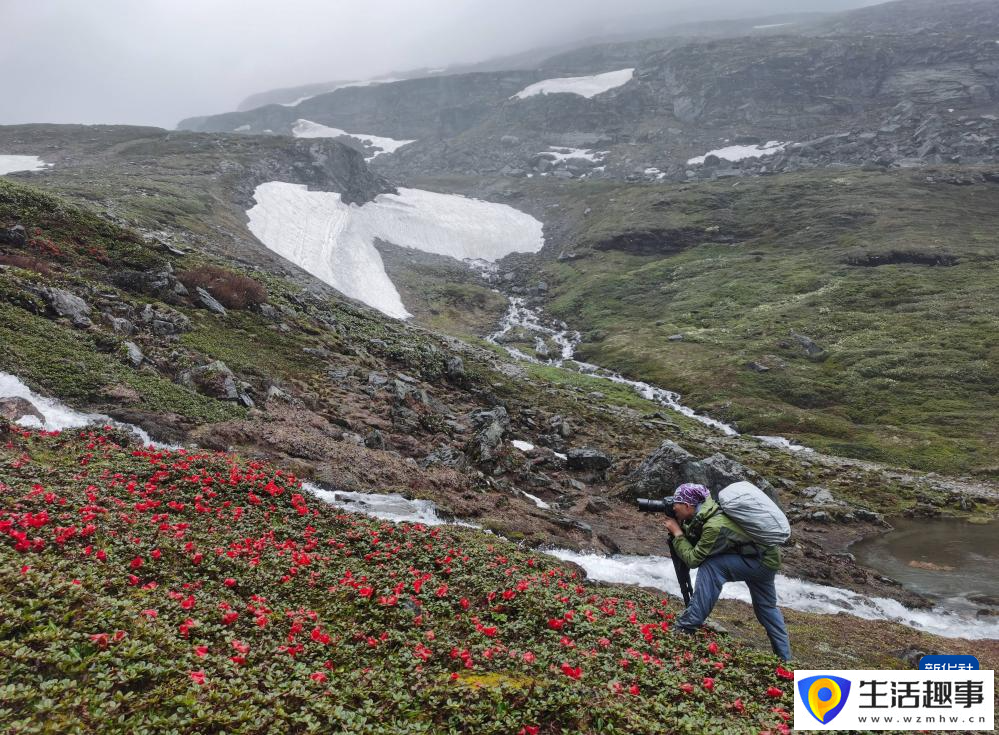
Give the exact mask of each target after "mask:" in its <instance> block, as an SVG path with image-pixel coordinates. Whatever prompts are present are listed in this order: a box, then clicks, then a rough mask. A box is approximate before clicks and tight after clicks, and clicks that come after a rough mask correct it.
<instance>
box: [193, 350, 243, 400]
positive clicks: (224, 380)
mask: <svg viewBox="0 0 999 735" xmlns="http://www.w3.org/2000/svg"><path fill="white" fill-rule="evenodd" d="M186 375H187V376H188V378H189V380H190V382H191V384H192V385H193V386H194V387H195V389H196V390H197V391H198V392H199V393H202V394H204V395H207V396H211V397H213V398H222V399H224V400H227V401H235V400H239V397H240V395H239V389H238V388H237V387H236V378H235V376H234V375H233V372H232V370H230V369H229V367H228V366H227V365H226V364H225V363H224V362H222V361H221V360H216V361H215V362H211V363H208V364H207V365H202V366H200V367H196V368H193V369H191V370H190V371H188V373H186Z"/></svg>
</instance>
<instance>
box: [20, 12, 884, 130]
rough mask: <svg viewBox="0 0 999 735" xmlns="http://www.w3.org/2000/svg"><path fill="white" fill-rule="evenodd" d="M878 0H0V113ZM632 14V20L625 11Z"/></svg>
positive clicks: (227, 93) (101, 119) (290, 79)
mask: <svg viewBox="0 0 999 735" xmlns="http://www.w3.org/2000/svg"><path fill="white" fill-rule="evenodd" d="M874 2H875V0H701V1H700V2H696V3H694V2H692V0H268V1H267V2H264V1H263V0H0V29H2V30H3V40H2V42H0V124H13V123H26V122H59V123H132V124H146V125H159V126H162V127H170V128H172V127H173V126H174V125H175V124H176V123H177V122H178V121H179V120H180V119H181V118H184V117H189V116H192V115H204V114H212V113H217V112H225V111H229V110H234V109H235V108H236V106H237V105H238V104H239V102H240V101H241V100H242V99H243V98H245V97H247V96H248V95H250V94H253V93H256V92H263V91H266V90H268V89H273V88H276V87H291V86H297V85H301V84H308V83H312V82H324V81H329V80H335V79H364V78H369V77H372V76H376V75H380V74H386V73H388V72H390V71H394V70H395V71H399V70H406V69H414V68H419V67H440V66H446V65H448V64H453V63H466V62H474V61H481V60H485V59H487V58H490V57H494V56H499V55H506V54H511V53H516V52H519V51H524V50H527V49H530V48H535V47H538V46H546V45H548V44H553V45H554V44H558V43H564V42H567V41H571V40H574V39H578V38H586V37H590V36H593V35H595V34H598V33H605V32H607V31H608V30H614V31H617V30H621V31H624V30H631V28H629V25H631V26H634V25H635V23H636V21H635V19H636V18H648V17H649V16H650V15H652V14H655V15H657V16H661V17H662V18H663V20H664V22H665V21H668V19H669V18H670V17H671V16H675V18H676V19H677V20H695V19H699V18H698V17H697V16H699V15H700V16H703V17H706V18H722V17H748V16H753V15H760V14H768V13H773V12H780V11H792V10H817V9H821V10H825V9H840V8H844V7H856V6H860V5H870V4H874ZM629 20H630V21H631V23H630V24H629Z"/></svg>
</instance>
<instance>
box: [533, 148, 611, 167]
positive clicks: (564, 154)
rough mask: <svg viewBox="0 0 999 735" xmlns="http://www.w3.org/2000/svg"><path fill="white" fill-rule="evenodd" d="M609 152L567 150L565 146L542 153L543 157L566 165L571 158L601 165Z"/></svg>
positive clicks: (583, 149)
mask: <svg viewBox="0 0 999 735" xmlns="http://www.w3.org/2000/svg"><path fill="white" fill-rule="evenodd" d="M607 153H608V151H593V150H590V149H588V148H567V147H565V146H556V145H553V146H549V147H548V150H547V151H542V152H541V153H540V154H538V155H541V156H546V157H548V158H551V159H552V160H554V161H555V162H557V163H564V162H565V161H568V160H569V159H570V158H582V159H584V160H587V161H590V162H592V163H599V162H600V161H602V160H603V159H604V156H606V155H607Z"/></svg>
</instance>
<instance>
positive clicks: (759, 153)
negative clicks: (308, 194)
mask: <svg viewBox="0 0 999 735" xmlns="http://www.w3.org/2000/svg"><path fill="white" fill-rule="evenodd" d="M787 146H788V143H781V142H780V141H777V140H771V141H769V142H768V143H765V144H764V145H730V146H727V147H725V148H718V149H716V150H713V151H708V152H707V153H705V154H704V155H703V156H697V157H696V158H691V159H689V160H688V161H687V165H688V166H699V165H701V164H702V163H704V159H706V158H707V157H708V156H718V158H721V159H723V160H725V161H742V160H745V159H747V158H762V157H763V156H772V155H773V154H774V153H780V152H781V151H782V150H784V148H786V147H787Z"/></svg>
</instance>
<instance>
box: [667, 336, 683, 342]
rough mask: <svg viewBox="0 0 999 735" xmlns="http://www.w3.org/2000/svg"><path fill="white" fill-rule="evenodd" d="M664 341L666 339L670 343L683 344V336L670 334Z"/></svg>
mask: <svg viewBox="0 0 999 735" xmlns="http://www.w3.org/2000/svg"><path fill="white" fill-rule="evenodd" d="M666 339H668V340H669V341H670V342H683V335H682V334H671V335H670V336H669V337H667V338H666Z"/></svg>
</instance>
